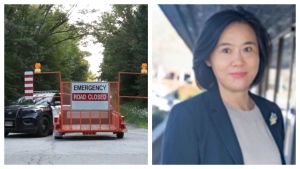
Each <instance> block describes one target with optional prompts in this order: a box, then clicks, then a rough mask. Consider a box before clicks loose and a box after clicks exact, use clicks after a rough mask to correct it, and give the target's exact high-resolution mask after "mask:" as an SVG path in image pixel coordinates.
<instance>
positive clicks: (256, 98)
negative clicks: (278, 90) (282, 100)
mask: <svg viewBox="0 0 300 169" xmlns="http://www.w3.org/2000/svg"><path fill="white" fill-rule="evenodd" d="M250 94H251V96H252V98H253V99H254V101H255V102H260V103H261V104H263V105H265V106H266V107H272V108H276V109H280V108H279V106H278V105H277V104H276V103H275V102H273V101H271V100H268V99H267V98H265V97H262V96H259V95H256V94H253V93H250Z"/></svg>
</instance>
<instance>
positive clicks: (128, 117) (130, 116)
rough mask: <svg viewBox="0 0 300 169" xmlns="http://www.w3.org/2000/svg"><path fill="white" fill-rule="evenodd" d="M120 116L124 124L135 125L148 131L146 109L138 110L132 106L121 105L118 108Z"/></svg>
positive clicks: (138, 108)
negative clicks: (123, 118) (122, 117)
mask: <svg viewBox="0 0 300 169" xmlns="http://www.w3.org/2000/svg"><path fill="white" fill-rule="evenodd" d="M120 111H121V114H122V115H123V116H124V117H125V122H126V123H131V124H135V125H137V126H138V127H140V128H145V129H148V109H147V108H140V107H139V106H136V105H133V104H130V103H128V104H123V105H121V107H120Z"/></svg>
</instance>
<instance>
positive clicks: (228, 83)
mask: <svg viewBox="0 0 300 169" xmlns="http://www.w3.org/2000/svg"><path fill="white" fill-rule="evenodd" d="M269 47H270V40H269V36H268V34H267V31H266V29H265V28H264V27H263V26H262V24H261V23H260V22H259V20H258V19H257V18H256V17H255V16H254V15H253V14H251V13H250V12H247V11H245V10H244V9H242V8H241V7H240V8H238V9H237V10H226V11H222V12H219V13H216V14H215V15H213V16H212V17H211V18H210V19H208V20H207V22H206V23H205V25H204V28H203V31H202V33H201V35H200V36H199V39H198V41H197V42H196V45H195V49H194V52H193V54H194V59H193V69H194V72H195V76H196V79H197V81H198V84H200V85H201V86H202V87H204V88H205V89H206V92H204V93H201V94H199V95H197V96H195V97H193V98H191V99H188V100H186V101H183V102H181V103H179V104H177V105H175V106H174V107H173V108H172V110H171V112H170V115H169V119H168V123H167V126H166V130H165V134H164V138H163V147H162V164H285V160H284V155H283V142H284V129H283V117H282V114H281V110H280V109H279V107H278V106H277V105H276V104H275V103H273V102H270V101H268V100H266V99H264V98H262V97H260V96H257V95H255V94H252V93H251V92H250V91H249V89H250V88H251V87H253V86H255V85H257V84H258V83H259V82H260V81H261V80H262V78H263V72H264V70H265V67H266V65H267V63H268V56H269Z"/></svg>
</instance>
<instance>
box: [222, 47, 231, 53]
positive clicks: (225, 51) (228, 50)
mask: <svg viewBox="0 0 300 169" xmlns="http://www.w3.org/2000/svg"><path fill="white" fill-rule="evenodd" d="M222 53H230V49H228V48H225V49H222Z"/></svg>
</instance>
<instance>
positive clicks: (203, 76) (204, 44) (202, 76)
mask: <svg viewBox="0 0 300 169" xmlns="http://www.w3.org/2000/svg"><path fill="white" fill-rule="evenodd" d="M233 22H239V23H245V24H248V25H249V26H250V27H251V28H252V29H253V30H254V32H255V35H256V39H257V42H258V47H259V58H260V62H259V70H258V73H257V75H256V77H255V79H254V80H253V82H252V84H251V87H252V86H255V85H257V84H259V82H260V81H261V80H262V78H263V74H264V70H265V67H266V66H267V64H268V62H269V52H270V51H269V50H270V46H271V42H270V38H269V35H268V33H267V31H266V29H265V28H264V27H263V25H262V24H261V23H260V21H259V20H258V19H257V18H256V17H255V16H254V15H253V14H252V13H250V12H248V11H246V10H244V9H243V8H242V7H240V6H238V7H237V8H236V10H225V11H221V12H218V13H216V14H214V15H213V16H211V17H210V18H209V19H208V20H207V21H206V22H205V24H204V27H203V29H202V32H201V34H200V36H199V37H198V39H197V42H196V44H195V48H194V51H193V55H194V59H193V69H194V72H195V77H196V80H197V83H198V84H199V85H200V86H201V87H203V88H205V89H207V90H208V89H211V88H214V87H216V86H217V80H216V77H215V75H214V73H213V71H212V68H211V67H209V66H207V65H206V63H205V60H207V59H209V58H210V56H211V53H212V52H213V51H214V49H215V46H216V45H217V43H218V41H219V38H220V36H221V34H222V32H223V31H224V29H225V28H226V27H227V26H228V25H229V24H231V23H233Z"/></svg>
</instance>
